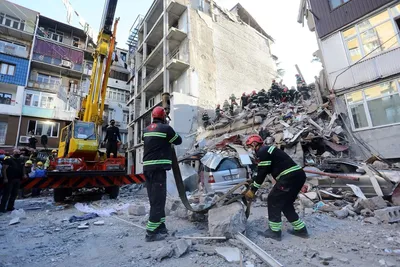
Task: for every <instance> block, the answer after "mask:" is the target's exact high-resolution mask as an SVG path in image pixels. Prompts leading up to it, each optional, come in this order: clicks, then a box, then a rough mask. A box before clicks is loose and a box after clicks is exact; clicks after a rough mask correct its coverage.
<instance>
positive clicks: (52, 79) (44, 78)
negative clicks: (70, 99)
mask: <svg viewBox="0 0 400 267" xmlns="http://www.w3.org/2000/svg"><path fill="white" fill-rule="evenodd" d="M36 81H38V82H40V83H48V84H54V85H60V84H61V78H60V77H57V76H51V75H47V74H42V73H38V75H37V78H36Z"/></svg>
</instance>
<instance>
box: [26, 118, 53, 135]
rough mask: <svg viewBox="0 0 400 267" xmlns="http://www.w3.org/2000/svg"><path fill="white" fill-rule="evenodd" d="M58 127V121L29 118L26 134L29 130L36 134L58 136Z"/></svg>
mask: <svg viewBox="0 0 400 267" xmlns="http://www.w3.org/2000/svg"><path fill="white" fill-rule="evenodd" d="M59 129H60V123H58V122H52V121H34V120H29V121H28V130H27V135H29V132H33V133H34V135H37V136H42V135H47V136H48V137H58V131H59Z"/></svg>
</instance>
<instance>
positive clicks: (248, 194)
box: [244, 189, 256, 201]
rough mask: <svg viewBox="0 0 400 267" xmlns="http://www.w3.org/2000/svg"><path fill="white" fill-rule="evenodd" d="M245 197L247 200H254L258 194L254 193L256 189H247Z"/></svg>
mask: <svg viewBox="0 0 400 267" xmlns="http://www.w3.org/2000/svg"><path fill="white" fill-rule="evenodd" d="M244 197H245V198H246V199H247V200H249V201H250V200H253V199H254V198H255V197H256V194H255V193H254V191H253V190H252V189H249V190H247V191H246V193H245V194H244Z"/></svg>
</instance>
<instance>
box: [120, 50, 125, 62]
mask: <svg viewBox="0 0 400 267" xmlns="http://www.w3.org/2000/svg"><path fill="white" fill-rule="evenodd" d="M120 54H121V60H122V61H123V62H126V53H125V52H121V53H120Z"/></svg>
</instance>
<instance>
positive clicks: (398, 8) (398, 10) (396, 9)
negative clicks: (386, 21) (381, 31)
mask: <svg viewBox="0 0 400 267" xmlns="http://www.w3.org/2000/svg"><path fill="white" fill-rule="evenodd" d="M392 14H393V17H397V16H398V15H400V4H398V5H397V6H395V7H393V8H392Z"/></svg>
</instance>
